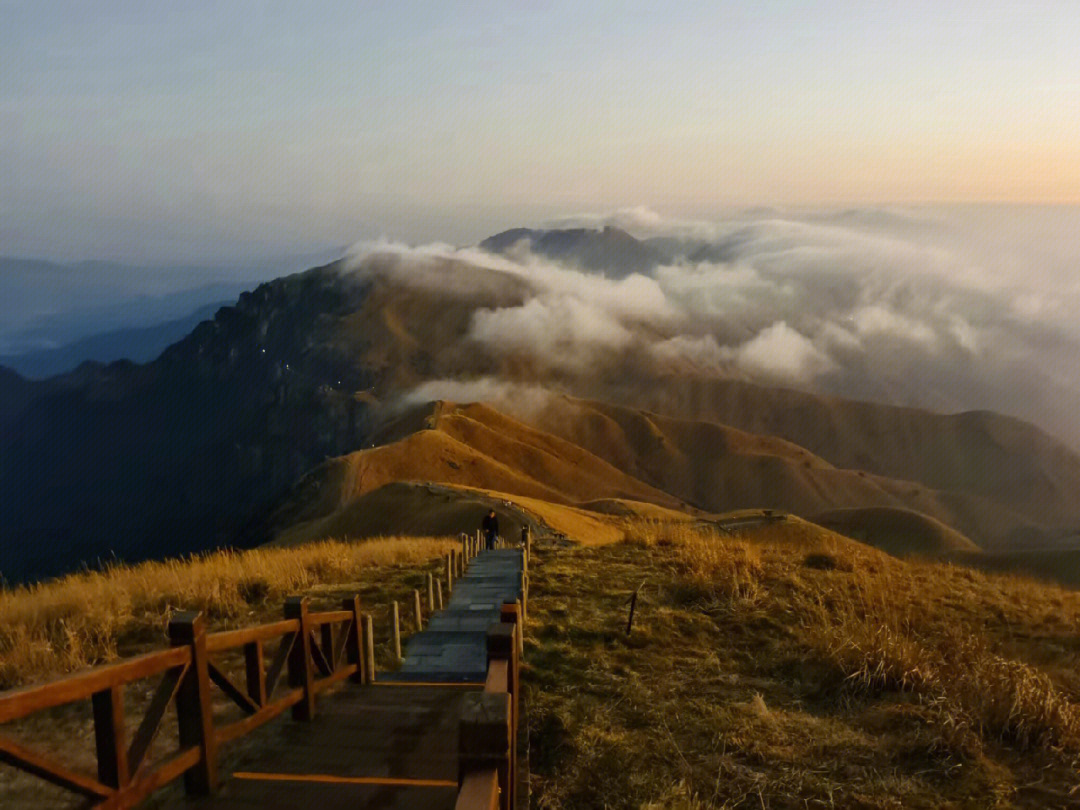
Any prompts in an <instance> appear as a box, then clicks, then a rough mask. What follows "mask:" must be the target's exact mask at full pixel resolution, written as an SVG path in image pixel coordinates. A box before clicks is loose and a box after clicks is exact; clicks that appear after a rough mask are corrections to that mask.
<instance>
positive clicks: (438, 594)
mask: <svg viewBox="0 0 1080 810" xmlns="http://www.w3.org/2000/svg"><path fill="white" fill-rule="evenodd" d="M435 603H436V604H437V605H438V606H439V610H442V609H443V592H442V580H441V579H437V580H435Z"/></svg>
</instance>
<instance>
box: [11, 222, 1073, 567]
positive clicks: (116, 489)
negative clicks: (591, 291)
mask: <svg viewBox="0 0 1080 810" xmlns="http://www.w3.org/2000/svg"><path fill="white" fill-rule="evenodd" d="M523 239H524V240H528V242H529V244H531V245H533V250H536V249H538V248H537V245H539V246H540V247H539V249H540V250H542V251H544V255H545V256H549V257H550V256H558V258H559V260H560V261H567V262H573V263H575V264H578V265H581V266H586V267H590V268H593V269H594V270H595V271H596V272H603V273H606V274H608V275H610V276H612V277H615V276H625V275H628V274H630V273H633V272H638V270H639V268H642V267H647V266H653V265H654V264H655V263H656V262H659V261H663V260H664V255H665V254H664V253H663V251H661V250H660V248H658V247H655V246H652V245H648V244H645V243H643V242H639V241H638V240H634V239H633V237H630V236H629V235H628V234H625V233H624V232H621V231H617V230H615V229H605V230H603V231H591V232H589V231H576V230H575V231H566V232H559V231H531V230H526V229H519V230H515V231H507V232H505V233H503V234H499V235H498V236H496V237H492V239H491V240H485V242H484V245H485V246H487V247H489V248H490V249H491V250H494V251H511V252H512V251H514V250H515V249H516V248H515V245H518V244H520V243H521V242H522V240H523ZM628 240H629V241H628ZM409 261H410V260H409V259H408V258H401V257H398V256H394V255H391V254H387V255H373V256H369V257H368V258H366V259H364V260H363V261H362V262H361V263H360V264H359V266H356V265H355V264H347V263H345V262H335V263H333V264H330V265H326V266H322V267H318V268H315V269H312V270H308V271H306V272H303V273H299V274H295V275H292V276H288V277H284V278H280V279H276V280H274V281H270V282H267V283H264V284H261V285H259V286H258V287H257V288H255V289H254V290H253V291H251V292H246V293H244V294H242V295H240V296H239V298H238V300H237V301H236V303H235V304H234V305H232V306H227V307H222V308H220V309H217V310H216V312H215V313H214V315H213V317H212V319H208V320H205V321H203V322H201V323H199V324H198V325H197V326H195V327H194V328H193V329H192V331H191V332H190V333H189V334H188V335H186V336H185V337H183V338H182V339H181V340H179V341H178V342H176V343H174V344H173V345H171V346H169V347H168V348H167V349H166V350H165V351H164V352H163V353H161V355H160V356H159V357H157V358H156V359H154V360H152V361H151V362H149V363H147V364H145V365H138V364H134V363H131V362H126V361H123V362H114V363H111V364H107V365H106V364H95V363H87V364H83V365H81V366H80V367H79V368H78V369H76V370H74V371H71V372H68V373H66V374H63V375H60V376H56V377H52V378H49V379H47V380H42V381H32V380H27V379H25V378H23V377H22V376H20V375H18V374H16V373H15V372H14V371H12V370H10V369H0V491H3V492H4V494H5V497H4V498H2V499H0V572H2V574H3V575H4V576H5V577H6V578H8V579H9V580H12V581H23V580H28V579H34V578H38V577H42V576H48V575H52V574H56V573H59V572H62V571H65V570H71V569H74V568H77V567H78V566H80V565H83V564H94V563H95V561H98V560H106V559H110V558H112V557H113V556H114V555H115V556H116V557H118V558H120V559H124V560H129V561H130V560H138V559H144V558H148V557H161V556H170V555H177V554H185V553H189V552H193V551H199V550H202V549H207V548H212V547H217V546H221V545H228V544H240V545H250V544H253V543H259V542H264V541H266V540H268V539H271V538H272V537H274V536H275V535H276V534H277V533H281V532H284V531H289V530H290V525H296V524H297V521H299V522H303V521H312V520H325V519H328V518H329V517H330V516H332V515H333V514H334V513H335V511H336V510H337V509H339V508H341V507H343V506H347V505H348V503H349V502H350V499H352V498H354V497H358V496H360V495H362V494H363V493H365V492H368V491H369V490H370V489H371V487H372V486H374V485H376V484H377V483H379V482H387V481H395V480H412V481H415V480H428V481H446V482H450V483H456V484H465V485H470V486H480V487H486V488H499V487H501V488H504V489H505V490H506V491H513V492H516V493H519V494H523V495H529V496H534V497H548V498H553V499H557V500H559V501H561V502H565V503H573V504H576V505H579V506H581V507H582V508H587V505H588V503H590V502H591V501H595V500H598V499H599V500H604V499H610V498H634V499H638V500H642V501H649V502H653V503H655V504H657V505H658V506H673V507H674V506H678V507H679V508H683V507H684V506H685V507H686V508H690V509H695V510H698V511H700V512H701V513H709V512H715V511H719V510H722V509H728V508H735V507H741V506H746V507H760V506H769V507H775V508H782V509H787V510H791V511H794V512H796V513H798V514H801V515H804V516H813V515H815V514H817V513H819V512H833V513H835V512H836V510H842V509H850V508H870V507H874V508H878V507H881V508H888V509H899V510H903V511H904V513H905V514H907V513H912V514H915V515H923V516H925V520H923V519H921V518H920V520H923V522H922V523H919V524H918V525H920V526H942V527H945V529H942V531H943V532H944V531H945V530H946V529H947V530H948V531H953V532H957V533H959V534H960V535H963V536H966V537H967V538H970V540H971V541H973V542H974V543H975V544H977V545H978V546H980V547H982V548H986V549H1016V548H1024V547H1026V546H1029V545H1033V544H1038V545H1042V546H1047V545H1058V546H1060V545H1062V544H1067V543H1070V542H1073V540H1072V538H1074V537H1075V536H1076V534H1077V528H1078V527H1080V498H1077V497H1076V495H1077V493H1078V492H1080V458H1078V457H1077V455H1076V454H1074V453H1073V452H1072V451H1070V450H1069V449H1068V448H1066V447H1065V446H1064V445H1062V444H1061V443H1060V442H1058V441H1056V440H1055V439H1053V438H1051V437H1050V436H1048V435H1046V434H1045V433H1043V432H1042V431H1040V430H1039V429H1038V428H1036V427H1034V426H1032V425H1030V424H1027V423H1024V422H1022V421H1020V420H1016V419H1011V418H1007V417H1002V416H998V415H995V414H990V413H975V412H972V413H964V414H957V415H942V414H935V413H930V412H927V411H922V410H918V409H913V408H900V407H896V406H892V405H884V404H875V403H869V402H854V401H848V400H843V399H838V398H831V397H822V396H816V395H814V394H811V393H806V392H802V391H795V390H791V389H787V388H776V387H770V386H763V385H758V384H753V383H751V382H748V381H746V380H745V379H740V378H738V377H737V376H732V375H730V374H727V373H725V372H724V371H723V370H722V369H715V370H708V369H701V368H696V367H683V366H673V365H670V364H665V363H662V362H659V361H657V360H656V359H655V358H654V359H652V360H649V359H647V358H643V357H641V356H638V355H635V354H634V353H632V352H631V353H627V352H620V351H616V350H612V351H611V352H610V353H609V354H608V355H605V357H604V359H603V360H602V362H601V361H598V362H597V363H594V364H591V365H584V366H581V367H577V366H574V365H572V364H570V365H568V364H565V363H559V362H553V361H552V359H551V358H550V357H546V356H541V355H540V354H539V353H536V352H533V351H531V349H530V344H529V343H528V342H527V341H526V342H522V343H521V344H520V345H515V347H514V349H513V351H495V350H494V349H492V348H490V347H489V346H486V345H485V344H481V343H478V342H477V341H476V340H475V339H474V337H473V332H472V330H473V328H474V326H475V314H476V313H477V312H479V311H485V312H491V311H496V310H498V309H499V308H507V307H510V308H513V307H518V306H522V305H523V304H524V302H526V301H528V300H529V298H530V281H529V277H528V274H527V273H523V274H520V275H516V274H508V273H501V272H497V271H495V270H492V269H490V268H487V267H483V266H478V265H472V264H469V263H468V262H464V261H461V260H458V259H447V260H436V261H434V269H435V271H436V272H437V276H435V278H437V279H438V283H434V284H433V283H429V282H422V283H413V282H411V281H410V276H408V274H404V275H403V270H402V268H403V267H407V266H408V263H409ZM650 263H652V264H650ZM424 268H425V270H430V269H431V268H432V261H431V260H425V264H424ZM423 278H426V276H425V277H423ZM202 314H206V313H202ZM635 328H638V327H635ZM640 328H641V329H643V330H648V329H652V328H653V327H651V326H649V325H642V326H641V327H640ZM570 350H572V347H571V349H570ZM556 359H558V358H556ZM446 381H459V382H460V384H461V385H462V386H464V388H463V389H462V390H471V389H470V386H474V384H480V385H479V389H483V385H484V384H487V383H485V381H491V382H490V385H491V386H493V388H492V390H491V391H489V393H488V394H486V395H483V394H478V395H477V396H476V397H475V398H476V399H484V400H489V399H490V400H492V401H493V402H492V403H489V404H488V405H484V406H476V407H466V403H467V402H468V401H469V400H467V399H466V400H462V399H461V397H450V396H448V395H439V394H425V393H424V392H425V391H427V390H429V388H428V387H430V386H434V387H432V388H430V390H432V391H434V390H436V389H438V388H439V387H440V386H442V385H443V384H445V383H446ZM418 386H426V387H421V388H418ZM441 399H454V400H455V401H457V402H459V403H460V404H461V406H462V407H460V408H459V407H457V405H447V406H445V407H442V408H440V407H437V406H431V405H427V404H426V402H427V401H428V400H441ZM372 445H377V446H376V447H374V448H373V447H372ZM391 446H393V448H392V447H391ZM358 453H359V454H361V455H359V456H357V455H356V454H358ZM350 459H351V460H350ZM369 465H370V466H369ZM455 465H456V466H455ZM364 470H369V471H370V474H369V475H368V476H367V477H366V478H365V477H364ZM350 476H352V477H350ZM357 476H359V477H360V478H361V479H363V480H362V482H361V483H359V484H358V483H357V480H358V479H357ZM298 493H306V494H305V495H303V497H301V498H300V499H299V501H298V500H297V499H298ZM312 499H314V500H312ZM316 502H317V503H316ZM289 504H292V505H291V506H289ZM318 504H322V505H321V506H320V505H318ZM271 515H275V516H276V517H274V518H273V519H271V518H270V516H271ZM282 516H285V517H286V518H288V520H286V521H285V523H282ZM289 521H291V524H290V522H289Z"/></svg>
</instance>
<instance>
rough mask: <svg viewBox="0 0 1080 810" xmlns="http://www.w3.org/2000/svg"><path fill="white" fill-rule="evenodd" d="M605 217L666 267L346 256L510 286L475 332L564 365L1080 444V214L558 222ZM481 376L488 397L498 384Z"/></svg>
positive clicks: (444, 252) (476, 253) (463, 254)
mask: <svg viewBox="0 0 1080 810" xmlns="http://www.w3.org/2000/svg"><path fill="white" fill-rule="evenodd" d="M605 225H613V226H615V227H619V228H622V229H624V230H626V231H627V232H629V233H631V234H632V235H634V236H636V237H638V238H639V239H645V240H649V241H650V244H652V245H653V246H655V247H656V248H657V249H658V250H660V251H662V252H663V253H664V255H665V260H664V261H662V262H661V263H660V264H659V265H658V266H657V267H656V268H655V269H654V270H653V271H652V272H650V273H649V274H647V275H640V274H634V275H629V276H624V277H618V276H620V274H618V273H615V272H613V273H611V274H610V276H607V275H603V274H599V273H596V272H588V271H584V270H581V269H580V268H577V267H573V266H570V265H566V264H559V263H555V262H552V261H550V260H548V259H545V258H543V257H540V256H537V255H534V254H533V253H532V252H531V250H530V249H529V245H528V244H527V243H524V244H521V245H518V246H517V247H516V248H515V250H514V251H512V252H511V253H510V254H509V255H505V256H503V255H492V254H490V253H487V252H485V251H482V250H480V249H478V248H456V247H452V246H448V245H427V246H421V247H410V246H406V245H401V244H395V243H389V242H378V243H363V244H360V245H357V246H356V247H354V249H353V250H352V251H351V253H350V261H351V264H352V265H353V266H354V267H359V268H363V267H364V266H365V259H366V258H367V257H370V256H372V255H373V254H383V255H385V254H393V255H396V256H397V257H398V258H399V259H400V261H397V262H396V263H395V265H394V267H395V268H396V271H395V272H397V273H399V274H400V277H401V278H402V279H403V280H405V281H407V282H409V283H414V284H424V285H433V286H436V287H438V286H441V285H445V284H448V283H454V284H461V283H462V281H461V279H462V276H461V275H460V274H455V275H454V281H453V282H451V281H450V280H449V279H450V277H449V276H448V275H447V274H446V273H445V270H444V268H445V266H446V263H447V262H448V261H449V262H452V263H454V264H455V265H458V266H474V267H477V268H482V269H484V270H486V271H488V273H487V274H486V275H487V277H490V276H491V274H492V273H494V274H496V275H505V276H510V277H513V278H515V279H517V280H518V281H519V282H520V283H521V284H522V285H524V287H525V288H526V289H527V290H528V294H527V295H526V296H525V299H524V300H523V301H522V302H520V303H515V304H514V305H512V306H506V307H496V308H486V307H478V308H477V309H476V310H475V311H474V312H473V315H472V320H471V325H470V334H469V337H470V338H471V339H472V340H474V341H476V342H478V343H479V344H482V345H483V346H484V347H485V348H486V349H487V350H488V351H490V352H494V353H500V352H503V353H520V352H523V351H527V352H530V353H532V354H534V355H536V356H538V357H541V358H543V359H545V360H546V361H547V362H548V363H549V364H550V365H551V366H552V367H554V368H557V369H562V370H565V371H567V372H573V373H581V372H587V371H588V370H589V369H590V368H592V367H594V366H595V364H597V363H603V362H604V361H605V359H606V358H610V357H613V356H616V355H617V356H619V357H621V358H623V360H624V361H625V358H626V357H627V356H628V353H629V354H630V355H631V356H633V357H636V358H637V359H638V360H639V361H640V362H641V363H642V364H649V365H652V366H656V367H657V368H675V369H679V370H684V371H691V372H700V373H704V374H723V375H728V376H737V377H741V378H745V379H750V380H754V381H758V382H761V383H765V384H778V385H786V386H791V387H797V388H801V389H805V390H809V391H814V392H818V393H825V394H834V395H840V396H847V397H855V398H860V399H871V400H875V401H882V402H888V403H892V404H899V405H911V406H917V407H924V408H930V409H933V410H938V411H945V412H953V411H962V410H973V409H988V410H995V411H999V412H1003V413H1007V414H1011V415H1014V416H1018V417H1021V418H1024V419H1027V420H1029V421H1032V422H1035V423H1036V424H1038V425H1040V426H1041V427H1043V428H1044V429H1046V430H1048V431H1050V432H1051V433H1054V434H1056V435H1058V436H1059V437H1060V438H1063V439H1065V440H1066V441H1067V442H1069V443H1070V444H1072V445H1073V446H1074V447H1077V448H1080V416H1078V414H1080V317H1078V316H1077V313H1078V312H1080V209H1077V208H1075V207H1053V208H1038V207H1018V206H979V207H960V206H955V207H938V208H912V209H896V208H890V209H885V208H867V209H851V210H843V211H840V210H833V211H813V210H801V211H792V210H787V211H784V210H773V209H757V210H752V211H744V212H738V213H733V214H730V215H728V216H725V217H717V218H715V219H714V220H712V221H690V220H680V219H674V218H669V217H664V216H661V215H660V214H657V213H656V212H654V211H651V210H649V209H645V208H633V209H624V210H620V211H616V212H613V213H610V214H605V215H596V214H584V215H580V216H573V217H565V218H562V219H560V220H557V221H555V222H552V223H549V227H559V228H563V227H602V226H605ZM462 384H463V383H462V381H455V385H457V386H458V387H459V388H460V386H461V385H462ZM478 385H479V388H478V390H477V393H478V394H481V396H477V397H475V398H484V397H483V396H482V394H483V387H484V386H485V385H490V381H480V383H479V384H478ZM428 388H429V389H431V390H425V394H431V393H433V392H434V391H435V389H434V388H432V387H431V384H429V386H428ZM462 393H467V392H462V391H461V390H456V394H457V396H455V397H453V398H455V399H459V400H460V399H465V398H467V397H464V396H461V394H462Z"/></svg>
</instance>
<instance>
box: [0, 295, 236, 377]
mask: <svg viewBox="0 0 1080 810" xmlns="http://www.w3.org/2000/svg"><path fill="white" fill-rule="evenodd" d="M231 303H232V300H231V299H230V300H228V301H216V302H214V303H211V304H207V305H205V306H202V307H199V308H198V309H196V310H195V311H194V312H192V313H191V314H189V315H187V316H186V317H183V318H176V319H171V320H167V321H164V322H163V323H157V324H154V325H152V326H141V327H132V328H129V329H116V330H114V331H111V332H104V333H102V334H98V335H91V336H89V337H84V338H80V339H78V340H75V341H73V342H71V343H68V344H65V345H63V346H59V347H57V348H54V349H37V350H32V351H27V352H24V353H22V354H13V355H8V356H0V365H3V366H7V367H8V368H10V369H13V370H14V371H17V372H18V373H19V374H21V375H23V376H25V377H33V378H39V379H40V378H44V377H53V376H56V375H58V374H64V373H65V372H68V371H71V370H72V369H74V368H76V367H78V366H79V365H80V364H82V363H85V362H88V361H89V362H96V363H111V362H113V361H115V360H131V361H132V362H135V363H146V362H149V361H150V360H153V359H154V358H155V357H157V356H158V355H159V354H161V352H163V351H164V350H165V348H166V347H168V346H170V345H172V344H173V343H176V342H177V341H178V340H180V339H181V338H183V337H184V336H185V335H187V334H188V333H189V332H190V331H191V330H192V329H194V328H195V327H196V325H198V324H199V323H201V322H202V321H205V320H209V319H211V318H213V317H214V313H215V312H217V310H219V309H220V308H221V307H223V306H228V305H229V304H231Z"/></svg>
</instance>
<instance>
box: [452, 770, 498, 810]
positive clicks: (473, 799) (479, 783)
mask: <svg viewBox="0 0 1080 810" xmlns="http://www.w3.org/2000/svg"><path fill="white" fill-rule="evenodd" d="M498 807H499V772H498V771H497V770H495V769H494V768H487V769H485V770H482V771H471V772H469V773H467V774H465V776H464V777H463V778H462V780H461V789H460V790H459V791H458V797H457V802H456V803H455V804H454V810H498Z"/></svg>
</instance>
